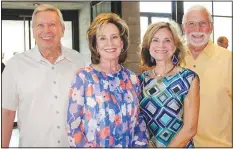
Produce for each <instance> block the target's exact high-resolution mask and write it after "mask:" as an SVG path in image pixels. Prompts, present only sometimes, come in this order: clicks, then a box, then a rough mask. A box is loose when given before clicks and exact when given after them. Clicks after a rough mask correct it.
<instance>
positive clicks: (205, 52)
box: [187, 40, 214, 57]
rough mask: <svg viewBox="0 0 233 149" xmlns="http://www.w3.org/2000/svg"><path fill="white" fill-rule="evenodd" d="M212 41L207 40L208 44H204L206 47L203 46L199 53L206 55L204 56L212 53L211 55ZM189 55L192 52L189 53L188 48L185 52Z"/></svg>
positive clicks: (209, 55)
mask: <svg viewBox="0 0 233 149" xmlns="http://www.w3.org/2000/svg"><path fill="white" fill-rule="evenodd" d="M213 44H214V43H213V41H212V40H209V41H208V44H207V45H206V47H205V48H204V50H203V51H202V52H201V54H204V55H206V56H208V57H211V56H212V55H213V52H214V51H213V47H212V46H213ZM187 53H188V54H189V55H192V53H191V51H190V50H188V52H187Z"/></svg>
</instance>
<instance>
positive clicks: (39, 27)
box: [2, 4, 85, 147]
mask: <svg viewBox="0 0 233 149" xmlns="http://www.w3.org/2000/svg"><path fill="white" fill-rule="evenodd" d="M32 27H33V34H34V35H33V36H34V38H35V40H36V44H37V45H36V46H35V47H34V48H33V49H31V50H28V51H26V52H24V53H21V54H17V55H15V56H14V57H13V58H12V59H11V60H9V61H8V63H7V65H6V68H5V70H4V72H3V74H2V147H8V146H9V142H10V138H11V133H12V127H13V122H14V119H15V113H16V111H17V113H18V114H17V115H18V128H19V147H68V146H69V143H68V138H67V134H66V128H65V125H66V124H65V122H66V119H65V118H66V107H67V106H66V104H67V98H68V95H69V88H70V85H71V82H72V78H73V76H74V74H75V71H76V69H78V68H80V67H84V66H85V64H84V60H83V58H82V56H81V55H80V54H79V53H78V52H76V51H75V50H71V49H68V48H65V47H63V46H62V44H61V38H62V37H63V36H64V31H65V26H64V21H63V17H62V14H61V12H60V10H59V9H57V8H56V7H54V6H52V5H47V4H44V5H40V6H39V7H37V8H36V9H35V10H34V12H33V15H32Z"/></svg>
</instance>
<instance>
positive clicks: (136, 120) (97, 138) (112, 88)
mask: <svg viewBox="0 0 233 149" xmlns="http://www.w3.org/2000/svg"><path fill="white" fill-rule="evenodd" d="M128 35H129V31H128V27H127V25H126V23H125V22H124V21H123V20H121V19H120V17H119V16H117V15H116V14H113V13H103V14H100V15H98V16H97V17H96V18H95V20H94V21H93V22H92V24H91V25H90V27H89V29H88V31H87V37H88V41H89V48H90V50H91V60H92V64H91V65H90V66H87V67H85V68H83V69H79V70H78V71H77V73H76V76H75V78H74V80H73V83H72V87H71V90H70V95H69V104H68V115H67V131H68V137H69V143H70V146H71V147H147V146H148V140H147V138H148V136H147V133H146V131H147V129H146V124H145V122H144V119H143V117H142V116H140V112H139V109H140V107H139V99H138V96H139V94H140V83H139V80H138V78H137V75H136V74H135V73H133V72H131V71H130V70H128V69H126V68H124V67H123V66H122V65H121V64H122V63H123V62H124V61H125V59H126V54H127V52H126V50H127V48H128ZM135 130H137V131H135Z"/></svg>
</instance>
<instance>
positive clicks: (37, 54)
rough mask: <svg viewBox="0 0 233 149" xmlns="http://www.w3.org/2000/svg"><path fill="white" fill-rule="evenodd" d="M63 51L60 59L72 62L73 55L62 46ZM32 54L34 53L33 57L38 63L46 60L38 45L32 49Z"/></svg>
mask: <svg viewBox="0 0 233 149" xmlns="http://www.w3.org/2000/svg"><path fill="white" fill-rule="evenodd" d="M61 51H62V54H61V55H60V56H59V57H58V59H59V60H62V59H64V58H65V59H67V60H69V61H71V62H72V57H71V54H70V53H69V51H68V49H67V48H65V47H63V46H61ZM32 52H33V55H32V56H33V58H34V59H35V60H36V61H37V62H39V61H41V60H44V57H43V56H42V55H41V53H40V50H39V47H38V46H37V45H36V46H35V47H34V48H33V49H32Z"/></svg>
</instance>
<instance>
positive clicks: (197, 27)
mask: <svg viewBox="0 0 233 149" xmlns="http://www.w3.org/2000/svg"><path fill="white" fill-rule="evenodd" d="M194 30H195V31H197V32H199V31H200V30H201V27H200V25H199V23H197V24H196V26H195V27H194Z"/></svg>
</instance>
